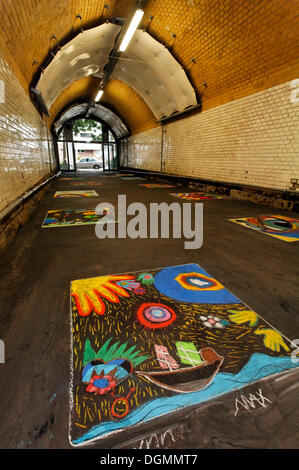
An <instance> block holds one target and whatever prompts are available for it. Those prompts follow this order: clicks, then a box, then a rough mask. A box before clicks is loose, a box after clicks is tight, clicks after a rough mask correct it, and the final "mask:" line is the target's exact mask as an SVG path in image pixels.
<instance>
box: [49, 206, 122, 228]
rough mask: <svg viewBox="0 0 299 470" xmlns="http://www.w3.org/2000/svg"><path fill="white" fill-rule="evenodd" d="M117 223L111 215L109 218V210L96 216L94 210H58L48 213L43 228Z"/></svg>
mask: <svg viewBox="0 0 299 470" xmlns="http://www.w3.org/2000/svg"><path fill="white" fill-rule="evenodd" d="M104 216H106V217H105V219H104V220H103V223H106V222H107V223H115V222H117V221H116V220H115V218H113V216H112V215H111V217H110V218H109V209H106V210H105V209H103V211H102V213H101V214H96V212H95V210H94V209H57V210H51V211H48V213H47V216H46V218H45V220H44V222H43V224H42V228H49V227H50V228H51V227H70V226H74V225H91V224H96V223H97V222H99V223H101V219H102V218H103V217H104Z"/></svg>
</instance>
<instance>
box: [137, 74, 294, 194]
mask: <svg viewBox="0 0 299 470" xmlns="http://www.w3.org/2000/svg"><path fill="white" fill-rule="evenodd" d="M292 90H293V88H292V82H287V83H284V84H282V85H279V86H275V87H273V88H268V89H267V90H264V91H261V92H258V93H255V94H253V95H250V96H247V97H244V98H241V99H239V100H235V101H232V102H230V103H226V104H224V105H221V106H218V107H216V108H212V109H209V110H207V111H204V112H202V113H199V114H196V115H193V116H190V117H185V118H184V119H180V120H178V121H174V122H171V123H169V124H166V125H165V126H164V139H163V150H161V147H162V145H161V128H156V129H152V130H150V131H146V132H143V133H140V134H137V135H133V136H131V137H130V138H129V145H128V147H129V166H131V167H135V168H142V169H146V170H153V171H160V168H161V151H162V153H163V157H162V171H164V172H166V173H171V174H177V175H181V176H193V177H199V178H203V179H209V180H215V181H223V182H230V183H241V184H248V185H253V186H259V187H264V188H274V189H281V190H285V189H290V187H291V183H290V179H291V178H299V113H298V103H297V104H296V103H294V102H292V100H291V92H292Z"/></svg>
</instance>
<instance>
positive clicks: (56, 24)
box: [0, 0, 299, 129]
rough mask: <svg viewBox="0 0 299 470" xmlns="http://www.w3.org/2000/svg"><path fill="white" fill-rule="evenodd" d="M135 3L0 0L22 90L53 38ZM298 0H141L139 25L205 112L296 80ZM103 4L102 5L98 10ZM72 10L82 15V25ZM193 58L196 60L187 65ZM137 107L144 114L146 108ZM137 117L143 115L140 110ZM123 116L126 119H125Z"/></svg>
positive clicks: (62, 38)
mask: <svg viewBox="0 0 299 470" xmlns="http://www.w3.org/2000/svg"><path fill="white" fill-rule="evenodd" d="M134 3H135V0H122V1H116V0H57V1H54V0H50V1H49V0H35V1H34V2H33V1H32V0H30V1H29V0H28V1H23V0H14V1H11V0H2V1H1V2H0V15H1V29H0V37H1V42H2V43H3V44H4V45H5V47H3V48H2V47H1V51H2V52H3V54H4V56H5V58H6V60H7V62H8V63H9V64H13V65H12V67H13V69H14V71H15V73H16V75H17V77H18V79H19V80H20V82H21V83H22V84H23V86H24V88H25V89H26V91H27V92H28V90H29V85H30V83H31V81H32V78H33V77H34V76H35V74H36V72H37V70H38V67H39V66H38V64H43V62H44V61H45V59H46V58H47V57H48V56H49V52H50V51H51V50H52V49H54V48H55V40H52V41H50V38H51V37H52V36H53V35H55V36H56V38H57V39H58V41H59V42H60V44H64V43H65V42H67V41H69V40H71V39H72V38H73V37H74V36H75V35H76V34H77V33H79V31H80V28H81V26H82V27H83V29H84V30H86V29H88V28H93V27H95V26H98V25H100V24H102V23H104V22H105V21H106V20H111V19H113V18H116V17H120V18H126V17H127V16H128V13H129V11H130V9H131V7H132V6H133V5H134ZM297 4H298V0H294V1H292V2H288V1H277V2H270V1H269V0H250V2H247V1H246V2H245V1H244V2H243V1H240V0H229V1H226V2H217V1H215V0H148V2H147V3H146V6H145V14H144V18H143V20H142V22H141V26H142V27H144V28H146V29H147V31H148V32H149V33H150V35H151V36H152V37H153V38H155V39H156V40H158V41H159V42H160V43H165V45H166V47H167V48H168V49H169V50H171V52H172V54H173V56H174V57H175V58H177V59H178V61H179V63H180V64H182V66H184V67H185V69H186V70H187V71H188V76H189V77H190V80H191V82H192V84H193V86H194V87H195V89H196V91H197V93H198V94H199V95H200V96H201V101H202V109H203V111H205V110H207V109H209V108H213V107H215V106H218V105H219V104H223V103H227V102H229V101H232V100H234V99H237V98H240V97H242V96H247V95H250V94H251V93H255V92H257V91H260V90H263V89H266V88H269V87H271V86H275V85H278V84H280V83H283V82H286V81H289V80H292V79H295V78H298V74H299V61H298V54H299V51H298V47H299V41H298V31H299V16H297V17H296V14H295V13H296V12H295V8H294V6H295V5H297ZM105 5H107V6H108V7H109V8H108V9H105V8H104V7H105ZM77 15H81V17H82V24H81V23H80V20H79V19H78V18H77V19H76V16H77ZM173 34H175V37H174V36H173ZM192 58H194V59H195V62H191V60H192ZM35 60H36V61H37V62H35ZM33 63H34V65H32V64H33ZM82 80H83V79H82ZM82 80H79V82H80V86H81V90H82V93H83V94H84V95H85V96H86V95H87V97H88V99H92V98H93V96H94V90H93V89H89V88H88V86H87V87H85V88H84V87H83V83H84V84H88V83H89V80H88V79H87V80H85V79H84V80H83V82H82ZM81 82H82V83H81ZM122 83H123V82H122ZM67 90H68V92H69V93H68V98H69V101H70V102H73V101H74V100H75V95H74V96H71V92H72V91H74V93H75V94H76V93H77V92H78V87H77V86H76V82H75V83H74V84H73V85H71V86H70V87H68V89H67ZM128 90H131V88H129V87H128ZM65 91H66V90H65ZM130 97H131V94H129V95H128V97H127V99H126V102H127V104H128V105H129V104H130V102H129V100H130ZM64 98H66V95H64ZM103 98H104V97H103ZM105 99H106V98H105ZM109 99H110V100H111V99H112V101H113V107H114V108H115V109H116V107H117V104H118V103H117V99H113V98H111V95H110V96H109ZM59 102H62V99H60V98H58V100H56V102H55V103H54V105H53V110H54V109H55V110H56V111H57V112H58V111H60V110H61V109H63V106H61V108H58V104H59ZM143 109H144V110H145V113H148V107H143ZM139 116H140V117H141V120H142V116H143V114H142V112H140V114H139ZM144 116H145V114H144ZM123 117H124V119H125V120H126V122H127V121H128V119H127V117H126V116H125V115H123ZM154 122H155V120H153V121H152V125H154ZM140 126H141V125H140V124H139V126H138V129H140ZM135 127H136V128H137V125H136V126H135Z"/></svg>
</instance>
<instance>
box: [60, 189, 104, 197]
mask: <svg viewBox="0 0 299 470" xmlns="http://www.w3.org/2000/svg"><path fill="white" fill-rule="evenodd" d="M97 196H99V195H98V193H97V192H96V191H94V190H93V189H92V190H90V191H89V190H85V191H56V193H55V194H54V197H55V198H58V197H60V198H61V197H97Z"/></svg>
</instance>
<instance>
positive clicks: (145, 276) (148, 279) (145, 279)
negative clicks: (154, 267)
mask: <svg viewBox="0 0 299 470" xmlns="http://www.w3.org/2000/svg"><path fill="white" fill-rule="evenodd" d="M137 281H141V282H142V284H145V285H151V284H153V283H154V277H153V276H152V275H151V274H149V273H142V274H140V275H139V276H138V277H137Z"/></svg>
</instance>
